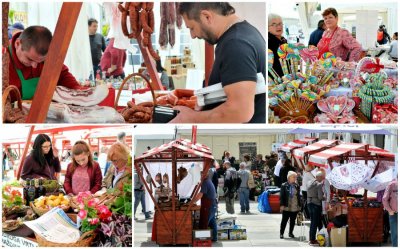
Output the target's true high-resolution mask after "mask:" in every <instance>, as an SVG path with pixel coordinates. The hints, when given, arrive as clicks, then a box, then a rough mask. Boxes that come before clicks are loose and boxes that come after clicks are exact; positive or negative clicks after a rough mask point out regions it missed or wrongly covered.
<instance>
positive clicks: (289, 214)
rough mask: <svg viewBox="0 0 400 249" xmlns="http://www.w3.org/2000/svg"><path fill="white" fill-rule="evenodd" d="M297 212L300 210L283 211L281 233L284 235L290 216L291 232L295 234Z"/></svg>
mask: <svg viewBox="0 0 400 249" xmlns="http://www.w3.org/2000/svg"><path fill="white" fill-rule="evenodd" d="M297 213H298V212H289V211H283V212H282V220H281V233H280V234H282V235H283V234H284V233H285V229H286V224H287V222H288V220H289V218H290V223H289V234H293V230H294V224H295V222H296V218H297Z"/></svg>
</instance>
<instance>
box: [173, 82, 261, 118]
mask: <svg viewBox="0 0 400 249" xmlns="http://www.w3.org/2000/svg"><path fill="white" fill-rule="evenodd" d="M224 92H225V94H226V96H227V100H226V102H225V103H222V104H221V105H220V106H218V107H216V108H214V109H212V110H208V111H200V112H198V111H194V110H192V109H190V108H188V107H184V106H177V107H175V108H174V109H176V110H179V111H180V113H179V114H178V116H177V117H176V118H174V119H173V120H172V121H171V122H170V123H247V122H249V121H250V119H251V118H252V117H253V114H254V97H255V92H256V82H253V81H241V82H237V83H233V84H230V85H227V86H225V87H224Z"/></svg>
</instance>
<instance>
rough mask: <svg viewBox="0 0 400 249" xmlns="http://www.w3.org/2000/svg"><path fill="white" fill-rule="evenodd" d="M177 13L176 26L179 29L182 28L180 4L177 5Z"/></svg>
mask: <svg viewBox="0 0 400 249" xmlns="http://www.w3.org/2000/svg"><path fill="white" fill-rule="evenodd" d="M175 13H176V26H177V27H178V29H181V28H182V22H183V21H182V16H181V15H180V14H179V3H178V2H176V3H175Z"/></svg>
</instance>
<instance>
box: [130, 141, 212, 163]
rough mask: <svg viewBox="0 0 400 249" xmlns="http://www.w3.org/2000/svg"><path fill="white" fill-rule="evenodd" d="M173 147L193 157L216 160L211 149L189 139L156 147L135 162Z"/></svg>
mask: <svg viewBox="0 0 400 249" xmlns="http://www.w3.org/2000/svg"><path fill="white" fill-rule="evenodd" d="M173 147H174V148H177V149H180V150H182V151H186V152H188V153H189V154H192V155H196V156H199V157H205V158H210V159H214V157H213V156H212V155H211V150H210V148H208V147H207V146H205V145H203V144H199V143H196V144H193V143H192V142H191V141H190V140H188V139H178V140H174V141H171V142H169V143H166V144H163V145H161V146H158V147H155V148H153V149H151V150H149V151H147V152H145V153H144V154H143V155H141V156H139V157H137V158H135V160H139V159H145V158H149V157H152V156H154V155H156V154H159V153H160V152H163V151H165V150H168V149H171V148H173Z"/></svg>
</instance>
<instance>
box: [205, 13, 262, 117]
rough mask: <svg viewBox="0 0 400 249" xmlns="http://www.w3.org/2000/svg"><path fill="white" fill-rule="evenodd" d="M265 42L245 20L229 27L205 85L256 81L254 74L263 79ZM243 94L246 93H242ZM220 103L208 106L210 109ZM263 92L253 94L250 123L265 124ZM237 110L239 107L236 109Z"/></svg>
mask: <svg viewBox="0 0 400 249" xmlns="http://www.w3.org/2000/svg"><path fill="white" fill-rule="evenodd" d="M265 64H266V45H265V40H264V38H263V37H262V35H261V34H260V32H259V31H258V30H257V29H256V28H255V27H253V26H252V25H250V24H249V23H248V22H247V21H242V22H238V23H236V24H234V25H232V27H230V28H229V29H228V30H227V31H226V32H225V33H224V34H223V35H222V36H221V37H220V38H219V40H218V44H217V46H216V48H215V61H214V64H213V68H212V71H211V74H210V78H209V84H208V85H214V84H218V83H221V82H222V86H227V85H230V84H234V83H237V82H240V81H254V82H256V81H257V73H262V74H263V76H264V79H265ZM243 94H246V93H243ZM218 105H220V103H219V104H213V105H207V106H205V110H211V109H214V108H215V107H217V106H218ZM265 106H266V100H265V94H258V95H255V98H254V115H253V117H252V118H251V120H250V121H249V123H265V122H266V118H265V115H266V114H265ZM238 111H240V110H238Z"/></svg>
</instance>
